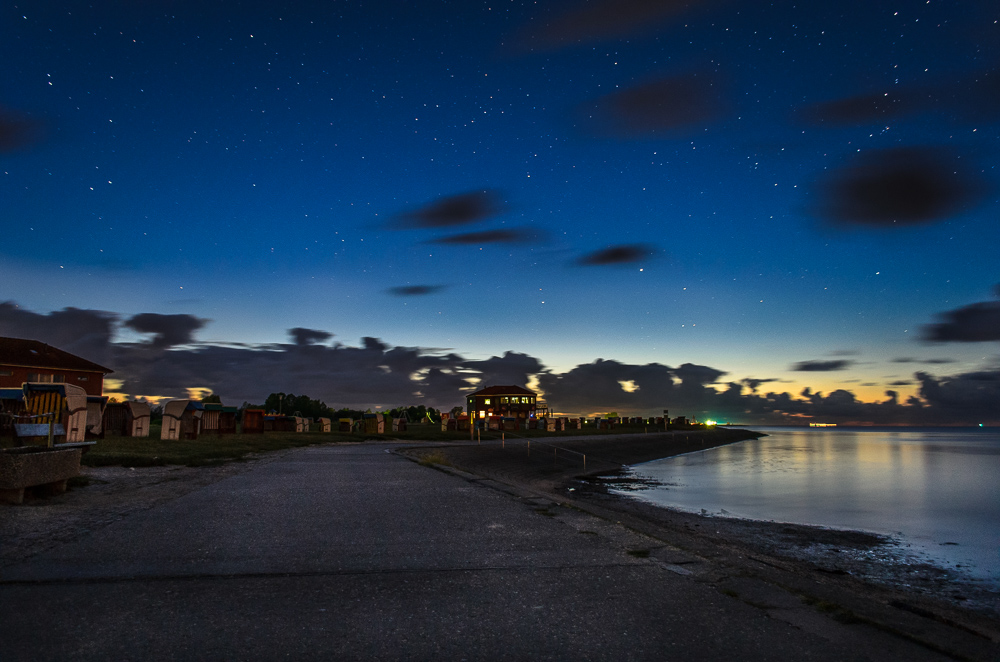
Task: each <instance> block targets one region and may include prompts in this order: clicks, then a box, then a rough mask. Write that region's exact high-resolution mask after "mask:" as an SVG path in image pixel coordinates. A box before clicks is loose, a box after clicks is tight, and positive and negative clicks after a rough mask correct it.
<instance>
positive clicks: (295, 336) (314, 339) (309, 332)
mask: <svg viewBox="0 0 1000 662" xmlns="http://www.w3.org/2000/svg"><path fill="white" fill-rule="evenodd" d="M288 335H290V336H291V337H292V340H294V341H295V344H296V345H299V346H302V345H312V344H314V343H320V342H323V341H324V340H329V339H330V338H332V337H333V334H332V333H330V332H329V331H317V330H316V329H303V328H302V327H295V328H294V329H289V330H288Z"/></svg>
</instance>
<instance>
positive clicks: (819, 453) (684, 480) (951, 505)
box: [628, 428, 1000, 583]
mask: <svg viewBox="0 0 1000 662" xmlns="http://www.w3.org/2000/svg"><path fill="white" fill-rule="evenodd" d="M755 429H757V430H760V431H763V432H766V433H767V434H768V435H770V436H767V437H764V438H761V439H758V440H750V441H745V442H740V443H737V444H731V445H729V446H723V447H721V448H714V449H709V450H707V451H701V452H698V453H691V454H688V455H682V456H679V457H674V458H666V459H663V460H655V461H653V462H646V463H644V464H639V465H636V466H634V467H632V470H633V473H634V474H635V475H638V476H642V477H646V478H652V479H653V480H655V481H657V482H658V483H660V484H661V487H652V488H649V489H646V490H640V491H638V492H631V491H630V492H628V494H630V495H631V496H634V497H636V498H640V499H644V500H647V501H650V502H652V503H656V504H658V505H663V506H670V507H674V508H679V509H681V510H687V511H692V512H701V511H702V510H705V511H708V512H709V513H711V514H715V515H719V514H723V515H726V516H730V517H743V518H749V519H759V520H775V521H781V522H794V523H799V524H814V525H820V526H827V527H833V528H842V529H860V530H865V531H874V532H878V533H888V534H892V535H895V536H900V537H901V538H902V539H903V540H904V541H905V542H908V543H910V544H912V545H913V546H914V547H915V548H917V549H919V550H922V551H924V552H925V553H927V554H928V555H930V556H931V557H933V558H935V559H936V560H939V561H942V562H944V563H946V564H948V565H950V566H952V567H954V565H955V564H960V565H961V566H963V567H964V568H965V569H966V570H967V571H969V572H970V573H971V574H972V575H973V576H976V577H980V578H984V579H989V580H991V581H992V582H993V583H1000V431H998V430H996V429H986V430H978V429H977V430H971V429H941V428H938V429H934V428H903V429H899V428H879V429H872V428H855V429H851V428H836V429H808V428H805V429H798V428H755ZM946 543H957V544H946Z"/></svg>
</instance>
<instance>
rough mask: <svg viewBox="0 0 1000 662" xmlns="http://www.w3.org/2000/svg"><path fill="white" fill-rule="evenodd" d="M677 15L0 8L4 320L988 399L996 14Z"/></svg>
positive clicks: (14, 327) (711, 6)
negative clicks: (673, 370)
mask: <svg viewBox="0 0 1000 662" xmlns="http://www.w3.org/2000/svg"><path fill="white" fill-rule="evenodd" d="M681 4H683V3H674V2H670V1H667V2H648V1H642V0H629V1H623V2H615V3H612V2H589V3H588V2H580V1H567V2H551V3H520V2H498V3H490V2H485V3H479V2H435V1H428V2H420V3H415V2H368V3H363V2H316V3H306V2H293V3H283V4H282V3H254V2H188V1H167V0H144V1H142V2H102V3H93V4H92V5H91V4H88V3H75V2H69V3H66V2H60V3H55V2H32V3H18V4H14V3H10V2H5V3H2V4H0V7H2V8H3V9H2V15H0V55H2V61H3V62H4V63H5V68H6V71H5V72H4V74H5V75H4V77H3V81H4V82H3V83H2V85H0V106H2V108H3V122H4V130H3V132H2V133H0V149H2V151H0V166H2V170H0V173H2V177H0V192H2V198H3V201H4V202H3V214H4V218H3V228H4V241H3V244H2V247H0V260H2V263H3V264H4V265H5V268H4V271H5V276H4V279H3V280H4V284H5V285H4V287H5V290H6V291H5V292H3V297H2V299H5V300H8V301H11V302H14V303H15V304H16V305H17V306H19V307H20V310H21V311H22V312H25V313H27V312H30V313H31V314H32V315H34V317H32V318H31V319H34V320H36V321H37V322H38V323H39V324H40V325H41V326H42V328H43V330H41V331H37V332H35V335H44V334H45V331H44V327H46V326H51V324H52V320H53V318H52V317H51V316H50V315H49V313H51V312H53V311H60V310H62V309H64V308H67V307H73V308H80V309H85V310H90V311H108V312H110V313H113V314H114V315H115V316H116V317H115V319H116V320H117V321H116V322H115V323H114V324H112V328H111V331H110V333H111V335H110V336H108V338H106V340H108V342H126V343H127V342H141V341H144V340H145V341H148V340H149V338H150V337H151V336H150V335H149V334H150V333H154V334H155V332H154V331H150V330H148V329H147V330H146V331H145V332H141V329H137V328H135V326H136V325H132V326H129V325H128V324H127V321H128V320H129V319H131V318H133V317H134V316H136V315H139V314H141V313H156V314H159V315H163V316H174V317H164V318H163V319H164V320H167V321H165V322H164V324H169V320H179V319H183V318H184V316H186V319H189V320H211V321H210V322H209V321H202V322H199V323H196V324H195V325H194V326H190V327H185V328H189V331H190V332H189V335H188V336H183V338H184V339H186V340H188V341H193V342H200V343H205V342H208V343H229V344H231V343H249V344H264V343H272V344H273V343H283V342H286V340H287V338H288V329H291V328H306V329H314V330H322V331H325V332H328V333H332V334H335V335H334V337H333V339H332V340H324V341H322V342H326V344H330V343H336V342H341V343H344V344H345V345H346V346H362V345H363V342H364V341H362V338H363V337H377V338H380V339H382V341H383V342H384V343H386V344H387V345H388V346H405V347H412V348H423V349H422V350H421V351H424V352H427V351H429V350H431V349H433V348H439V349H444V348H446V349H447V350H448V352H451V353H454V354H457V355H460V356H462V357H463V358H464V359H466V360H468V361H476V360H482V359H487V358H488V357H490V356H493V355H497V356H500V355H502V354H503V353H504V352H507V351H512V352H518V353H524V354H527V355H530V356H531V357H533V358H534V359H536V360H537V361H538V363H539V365H540V366H541V367H540V368H539V370H540V371H541V372H546V371H547V372H549V373H553V374H561V373H568V371H571V370H572V369H573V368H574V367H575V366H579V365H583V364H589V363H591V362H593V361H595V360H596V359H599V358H600V359H606V360H614V361H617V362H620V363H622V364H624V365H633V366H641V365H645V364H649V363H657V364H662V365H664V366H679V365H681V364H687V363H690V364H694V365H700V366H705V367H710V368H712V369H713V370H714V371H715V372H718V373H725V375H724V376H721V375H720V377H719V380H718V382H716V383H715V386H710V384H709V383H703V384H702V386H706V387H711V388H713V389H715V390H725V389H726V388H727V387H726V386H725V384H726V382H730V381H739V380H743V379H750V380H773V381H767V382H765V383H766V384H767V386H766V387H762V388H761V390H762V391H763V390H764V389H765V388H766V390H768V391H774V392H776V393H781V392H788V393H790V394H793V395H794V396H795V397H796V398H800V397H803V396H800V395H799V394H800V392H801V391H802V389H803V388H805V387H810V388H811V389H812V390H813V391H814V392H815V391H817V390H821V391H824V392H830V391H833V390H835V389H843V390H845V391H848V392H850V393H851V394H854V396H856V398H857V399H858V400H861V401H865V402H873V401H876V400H878V401H882V400H885V398H886V396H885V395H884V392H885V391H886V390H887V389H891V390H894V391H896V392H897V393H898V394H899V400H900V401H902V400H904V399H905V398H906V397H908V396H910V395H920V396H921V397H924V396H922V395H921V388H927V387H926V383H925V382H921V381H920V379H919V378H917V377H914V372H915V371H918V370H922V371H927V372H930V373H933V374H934V375H936V376H937V378H939V379H944V378H946V377H948V376H950V377H952V378H954V379H953V381H955V380H959V379H960V378H961V377H962V376H964V375H969V374H988V375H995V374H996V373H997V372H998V363H1000V362H998V360H997V341H998V340H1000V323H998V321H997V320H998V316H1000V315H998V313H997V311H996V307H997V305H998V304H997V302H996V298H995V296H994V292H993V288H994V286H995V285H996V284H997V283H998V282H1000V273H998V271H1000V269H998V266H997V265H998V260H997V258H996V255H997V246H998V239H1000V224H998V223H997V202H998V194H997V183H998V182H997V170H996V165H995V164H996V162H997V158H998V154H1000V150H998V147H1000V70H998V69H997V63H998V62H1000V58H998V55H1000V52H998V51H1000V25H998V23H997V21H998V19H1000V10H998V9H997V7H996V6H995V3H992V2H986V1H985V0H983V1H978V2H967V3H962V4H961V6H960V7H957V6H956V5H955V3H945V2H937V1H933V2H915V1H913V2H896V3H888V2H820V3H801V2H796V3H792V2H774V3H767V4H764V3H751V2H738V1H735V0H730V1H719V2H700V3H699V2H695V3H689V4H690V5H691V7H690V8H689V9H686V10H684V9H679V8H677V6H679V5H681ZM276 5H280V6H276ZM675 5H676V6H675ZM762 5H763V6H762ZM976 304H978V305H979V306H980V307H981V308H975V309H972V310H971V312H969V311H966V313H963V312H962V310H963V308H964V307H967V306H973V305H976ZM949 315H950V316H949ZM963 315H964V316H963ZM144 319H145V318H144ZM0 322H2V320H0ZM935 323H944V324H946V325H950V326H947V328H943V329H942V328H937V327H935V328H931V327H928V325H931V324H935ZM18 324H20V325H21V326H18ZM25 324H28V322H26V321H25V320H24V319H22V320H21V321H20V322H16V323H15V321H11V320H8V321H7V326H6V327H3V328H6V329H7V330H6V333H7V335H13V334H14V333H15V332H17V333H20V334H21V335H25V334H26V333H27V332H30V331H31V330H32V329H31V327H30V324H29V325H28V326H27V327H26V326H24V325H25ZM139 326H141V325H139ZM143 328H144V327H143ZM935 329H937V330H935ZM109 351H110V350H109ZM431 353H433V352H431ZM111 367H115V366H111ZM626 372H627V371H626ZM119 373H121V374H120V375H119V376H120V377H121V378H122V379H123V380H124V382H125V383H124V385H123V390H124V391H125V392H127V393H131V394H133V395H135V394H143V395H149V396H154V395H176V394H177V393H176V392H170V393H166V392H163V393H161V392H152V391H150V390H149V388H152V387H151V386H148V387H146V386H145V384H144V383H142V382H141V380H138V378H137V377H136V378H134V381H133V383H132V384H131V386H130V385H129V375H128V374H127V372H123V371H119ZM449 374H452V376H453V377H456V378H457V377H459V376H460V375H459V374H458V373H457V372H454V371H453V372H451V373H449ZM525 374H527V373H525ZM629 374H630V373H629ZM468 376H470V377H473V380H472V381H473V382H474V381H475V379H476V378H482V377H483V376H482V375H479V376H478V377H477V375H475V374H472V373H470V374H469V375H468ZM619 376H625V377H627V376H628V375H627V374H625V373H623V375H619ZM529 377H530V375H529ZM674 377H675V379H676V380H678V383H679V381H680V380H681V377H680V376H678V375H676V374H675V375H674ZM186 378H188V379H194V380H197V376H196V375H188V377H186ZM420 379H421V378H420V377H419V375H417V376H412V380H411V381H414V383H415V384H416V385H415V386H414V391H413V393H415V394H416V395H415V396H414V397H425V398H428V397H436V396H433V395H432V394H431V393H429V392H428V390H429V388H430V387H429V385H428V384H421V383H419V382H420ZM613 381H614V382H616V383H619V382H620V383H623V384H622V385H623V389H624V390H623V393H624V394H625V395H623V396H622V397H625V398H626V399H627V397H628V394H630V393H634V392H635V389H636V388H637V387H638V388H639V389H640V390H641V389H642V388H643V386H642V385H641V384H638V382H636V380H635V379H634V378H627V379H616V380H613ZM140 383H142V384H143V386H140ZM195 386H205V387H209V388H215V389H216V390H220V388H222V384H220V383H215V382H213V383H208V382H206V383H184V384H181V383H176V384H167V383H163V384H158V385H157V388H160V389H161V390H163V389H165V390H170V389H173V390H174V391H177V390H178V389H179V390H181V391H183V388H184V387H195ZM144 387H145V388H146V390H140V389H142V388H144ZM261 388H263V389H264V391H263V392H262V395H261V398H260V399H262V398H263V395H266V394H267V392H270V390H275V389H276V388H278V387H277V386H276V387H275V389H269V388H268V387H266V386H262V387H261ZM282 388H284V390H294V391H296V392H300V391H302V390H304V389H302V388H301V387H298V388H297V387H296V385H295V384H294V383H292V384H289V385H284V386H283V387H282ZM313 388H314V389H317V388H322V386H320V385H317V386H314V387H313ZM645 388H646V390H647V391H650V389H651V388H652V387H645ZM747 388H748V389H749V387H747ZM991 388H995V387H991ZM746 392H747V393H749V390H747V391H746ZM338 393H339V392H338V391H336V389H334V388H332V387H331V391H330V392H329V393H326V394H325V395H323V394H319V395H323V397H324V398H326V399H327V400H328V402H330V404H337V403H336V400H337V398H338V397H340V396H339V395H338ZM220 394H221V395H223V397H224V398H225V397H226V395H227V394H226V393H225V392H224V389H223V390H222V391H220ZM310 394H312V393H310ZM393 395H395V394H393ZM233 396H234V397H237V394H235V393H234V394H233ZM238 397H252V394H243V393H240V394H239V395H238ZM372 397H373V398H374V397H375V396H372ZM440 397H442V398H444V399H447V398H451V397H453V394H451V393H449V394H448V395H447V396H446V395H441V396H440ZM564 397H565V402H564V403H557V402H553V403H552V404H553V406H554V407H555V408H556V409H563V410H566V411H571V410H572V411H576V410H580V409H581V408H582V407H584V405H583V404H578V403H576V401H574V400H573V398H572V397H571V396H569V395H566V396H564ZM650 397H652V395H651V396H650ZM925 401H926V399H925ZM571 402H572V403H573V404H568V403H571ZM371 404H379V403H378V402H375V401H373V402H372V403H371ZM384 404H396V403H395V402H394V401H392V400H389V401H387V402H386V403H384Z"/></svg>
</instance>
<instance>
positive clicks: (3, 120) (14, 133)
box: [0, 108, 42, 153]
mask: <svg viewBox="0 0 1000 662" xmlns="http://www.w3.org/2000/svg"><path fill="white" fill-rule="evenodd" d="M41 140H42V123H41V122H39V121H37V120H34V119H31V118H28V117H25V116H24V115H22V114H20V113H17V112H14V111H11V110H6V109H3V108H0V153H6V152H14V151H17V150H20V149H24V148H27V147H31V146H32V145H35V144H36V143H38V142H39V141H41Z"/></svg>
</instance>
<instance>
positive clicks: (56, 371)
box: [0, 338, 114, 395]
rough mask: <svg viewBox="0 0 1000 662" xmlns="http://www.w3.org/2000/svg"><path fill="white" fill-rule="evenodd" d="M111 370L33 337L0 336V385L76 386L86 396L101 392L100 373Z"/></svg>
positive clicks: (102, 389)
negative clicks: (63, 383)
mask: <svg viewBox="0 0 1000 662" xmlns="http://www.w3.org/2000/svg"><path fill="white" fill-rule="evenodd" d="M111 372H114V370H111V369H110V368H105V367H104V366H100V365H97V364H96V363H93V362H92V361H88V360H87V359H84V358H80V357H79V356H76V355H75V354H70V353H69V352H64V351H63V350H61V349H57V348H55V347H52V346H51V345H46V344H45V343H43V342H39V341H37V340H23V339H21V338H0V388H21V384H24V383H25V382H42V383H62V382H65V383H67V384H73V385H74V386H79V387H80V388H82V389H83V390H84V391H86V392H87V395H104V375H106V374H108V373H111Z"/></svg>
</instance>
